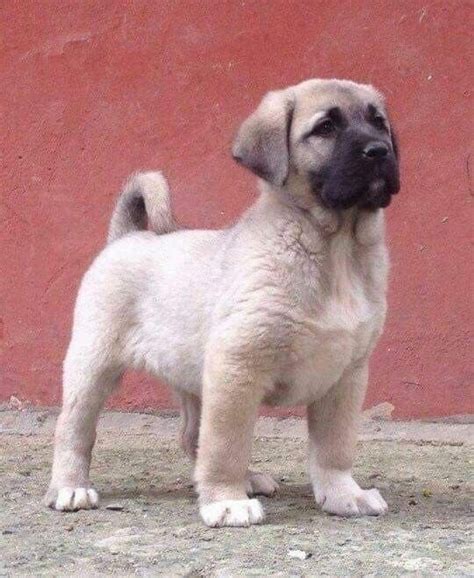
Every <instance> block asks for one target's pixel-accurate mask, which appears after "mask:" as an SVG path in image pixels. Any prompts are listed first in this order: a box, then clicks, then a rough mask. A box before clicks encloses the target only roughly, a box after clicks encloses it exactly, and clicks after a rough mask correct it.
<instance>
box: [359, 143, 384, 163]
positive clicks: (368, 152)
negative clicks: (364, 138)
mask: <svg viewBox="0 0 474 578" xmlns="http://www.w3.org/2000/svg"><path fill="white" fill-rule="evenodd" d="M363 153H364V157H367V158H368V159H374V160H375V159H383V158H384V157H386V156H387V154H388V146H387V145H386V144H385V143H383V142H371V143H369V144H368V145H367V146H366V147H365V149H364V150H363Z"/></svg>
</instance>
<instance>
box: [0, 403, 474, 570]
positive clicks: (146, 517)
mask: <svg viewBox="0 0 474 578" xmlns="http://www.w3.org/2000/svg"><path fill="white" fill-rule="evenodd" d="M382 413H383V412H382ZM54 421H55V416H54V415H53V414H52V413H50V412H47V411H41V412H38V411H31V410H23V411H20V410H18V411H12V410H5V411H1V412H0V445H1V448H2V453H1V456H0V476H1V487H0V500H1V503H0V576H26V575H28V576H35V577H37V576H66V575H67V576H76V575H78V576H79V575H82V576H85V577H92V576H106V575H112V574H113V575H118V576H129V575H139V576H167V577H171V576H188V577H198V576H211V577H230V576H265V577H266V576H331V577H336V576H384V577H385V576H474V568H473V566H472V565H470V560H471V559H472V554H473V552H472V549H471V542H472V525H471V522H472V520H470V518H469V514H470V506H471V503H470V502H471V499H472V485H471V486H470V480H469V473H470V471H472V456H473V451H472V429H471V428H472V426H471V425H469V424H468V423H450V424H446V423H420V422H418V423H415V422H410V423H402V422H390V421H383V420H382V421H377V420H374V419H366V420H365V422H364V424H363V428H362V435H361V440H362V441H361V444H360V453H359V459H358V462H357V466H356V469H355V474H356V477H357V479H358V480H359V482H360V483H361V485H363V486H366V487H369V486H375V487H377V488H379V489H380V490H381V492H382V493H383V495H384V497H385V499H386V500H387V501H388V503H389V506H390V511H389V513H388V514H387V515H386V516H384V517H383V518H370V519H369V518H360V519H340V518H336V517H331V516H328V515H325V514H323V513H322V512H321V511H320V510H319V509H318V508H317V507H316V506H315V503H314V500H313V497H312V495H311V489H310V486H309V484H308V477H307V475H306V455H305V454H306V449H305V436H304V424H303V423H302V422H301V421H300V420H298V419H287V420H278V419H270V418H266V419H260V421H259V424H258V428H257V438H256V442H255V446H254V455H253V462H254V464H253V467H254V469H260V470H262V471H266V472H269V473H271V474H272V475H273V476H274V477H275V478H276V479H278V480H279V481H280V484H281V488H280V492H279V494H278V495H277V496H276V497H274V498H263V499H262V502H263V504H264V507H265V509H266V512H267V520H266V523H265V524H264V525H262V526H255V527H252V528H249V529H230V528H226V529H220V530H213V529H209V528H206V527H204V526H203V524H202V523H201V522H200V520H199V518H198V515H197V507H196V500H195V496H194V493H193V489H192V486H191V484H190V475H191V471H190V466H189V463H188V462H187V460H186V459H185V457H184V456H183V454H182V452H181V450H180V449H179V447H178V444H177V442H176V439H175V438H176V434H177V431H178V429H179V424H178V420H177V418H176V417H173V416H163V415H162V416H155V415H148V414H120V413H112V412H109V413H106V414H104V416H103V417H102V419H101V424H100V428H99V435H98V441H97V446H96V451H95V455H94V462H93V467H92V479H93V481H94V483H95V486H96V488H97V489H98V491H99V492H100V494H101V498H102V503H101V508H100V509H99V510H95V511H88V512H84V511H83V512H78V513H66V514H65V513H58V512H53V511H50V510H47V509H45V508H44V507H43V506H42V504H41V498H42V495H43V492H44V491H45V489H46V486H47V483H48V474H49V467H50V462H51V454H52V432H53V427H54ZM470 468H471V470H470ZM107 506H112V507H113V508H114V509H107ZM293 550H299V551H301V552H303V553H304V554H300V555H301V556H302V557H306V559H303V560H301V559H298V558H293V557H291V555H290V552H291V551H293Z"/></svg>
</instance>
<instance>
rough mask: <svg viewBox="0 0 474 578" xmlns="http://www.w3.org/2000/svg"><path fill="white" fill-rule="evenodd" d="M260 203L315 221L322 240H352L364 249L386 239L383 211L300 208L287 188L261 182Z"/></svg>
mask: <svg viewBox="0 0 474 578" xmlns="http://www.w3.org/2000/svg"><path fill="white" fill-rule="evenodd" d="M260 191H261V195H260V200H259V201H258V202H259V203H261V204H262V205H266V206H267V207H269V206H271V205H275V204H276V205H280V206H281V207H282V208H283V210H293V211H294V210H296V211H298V212H301V213H302V214H304V216H305V217H306V218H307V219H308V220H309V221H311V223H312V224H313V226H314V228H315V233H316V234H317V235H318V236H321V237H327V238H330V237H333V236H335V235H336V236H337V235H346V236H352V237H353V238H354V241H355V242H357V243H360V244H362V245H372V244H374V243H378V242H383V241H384V236H385V226H384V214H383V210H382V209H377V210H375V211H368V210H366V209H361V208H359V207H353V208H351V209H346V210H343V211H336V210H334V209H329V208H327V207H324V206H323V205H321V204H320V203H314V202H313V203H312V204H311V205H309V206H300V204H299V203H298V202H297V200H296V199H297V198H298V196H297V194H288V191H287V190H286V189H285V188H281V187H275V186H272V185H270V184H268V183H266V182H265V181H260Z"/></svg>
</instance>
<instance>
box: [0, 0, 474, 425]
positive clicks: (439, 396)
mask: <svg viewBox="0 0 474 578" xmlns="http://www.w3.org/2000/svg"><path fill="white" fill-rule="evenodd" d="M0 17H1V21H2V27H3V35H2V38H1V42H2V44H3V45H2V46H1V56H0V59H1V61H0V62H1V74H2V90H1V91H0V103H1V106H2V108H3V112H4V115H3V122H2V130H1V132H0V139H1V145H2V146H1V148H2V153H3V159H2V163H1V169H0V170H1V185H0V186H1V195H2V196H1V205H0V218H1V228H0V247H1V263H0V266H1V268H0V275H1V276H0V316H1V320H0V356H1V366H0V372H1V373H0V379H1V382H0V399H2V400H8V399H9V398H10V396H11V395H15V396H16V397H18V398H19V399H21V400H27V401H30V402H32V403H35V404H47V405H51V404H57V403H58V402H59V400H60V366H61V360H62V357H63V355H64V352H65V348H66V345H67V341H68V336H69V331H70V325H71V313H72V307H73V302H74V297H75V292H76V289H77V287H78V283H79V279H80V277H81V275H82V273H83V272H84V270H85V269H86V267H87V265H88V263H89V262H90V261H91V258H92V256H93V255H94V254H95V253H96V252H97V251H99V250H100V248H101V247H102V246H103V244H104V238H105V234H106V228H107V222H108V219H109V215H110V211H111V207H112V204H113V200H114V198H115V195H116V194H117V191H118V190H119V188H120V186H121V183H122V182H123V180H124V178H125V177H126V176H127V175H128V174H129V173H130V172H131V171H133V170H136V169H137V168H160V169H163V170H164V172H165V173H166V175H167V176H168V178H169V181H170V183H171V187H172V190H173V197H174V204H175V208H176V213H177V215H178V217H179V219H180V221H181V222H182V223H185V224H186V225H188V226H199V227H216V226H220V225H222V224H225V223H229V222H230V221H232V220H233V219H234V218H235V217H236V216H237V215H238V214H239V213H240V212H241V211H242V209H243V208H244V207H246V206H247V205H248V204H249V203H251V202H252V200H253V198H254V196H255V182H254V179H253V178H252V177H251V176H250V175H249V174H246V173H245V172H244V171H243V170H242V169H241V168H239V167H238V166H236V165H234V163H233V161H232V160H231V158H230V155H229V144H230V141H231V138H232V135H233V133H234V131H235V129H236V127H237V125H238V123H239V122H240V121H241V120H242V119H243V118H244V117H245V115H247V114H248V113H249V112H250V111H251V110H252V108H253V107H254V106H255V105H256V104H257V102H258V100H259V99H260V97H261V96H262V94H263V93H264V92H265V91H267V90H268V89H271V88H278V87H281V86H284V85H287V84H290V83H295V82H297V81H299V80H302V79H304V78H307V77H317V76H322V77H347V78H352V79H355V80H360V81H364V82H371V83H374V84H375V85H377V86H378V87H380V88H381V89H382V90H383V91H384V92H385V93H386V95H387V97H388V100H389V104H390V106H391V110H392V116H393V118H394V121H395V124H396V125H397V127H398V132H399V136H400V141H401V148H402V160H403V188H402V192H401V194H400V195H399V197H398V198H397V199H396V200H395V201H396V202H395V203H393V205H392V206H391V207H390V208H389V209H388V211H387V218H388V232H389V240H390V246H391V254H392V263H393V265H392V272H391V286H390V295H389V303H390V308H389V318H388V323H387V326H386V330H385V334H384V337H383V339H382V341H381V342H380V344H379V346H378V349H377V352H376V354H375V356H374V358H373V362H372V375H371V384H370V391H369V399H368V403H369V404H374V403H377V402H381V401H389V402H391V403H393V404H394V406H395V412H396V413H395V415H397V416H433V415H443V414H453V413H465V412H467V411H470V410H472V406H473V389H472V360H471V359H470V356H469V353H472V341H471V344H470V342H469V332H470V329H471V328H472V326H473V297H472V295H473V293H472V289H473V286H472V281H473V267H472V261H471V260H470V253H469V238H470V239H471V241H472V196H473V192H472V173H473V171H474V167H473V165H472V157H471V156H470V150H472V147H471V149H469V145H470V143H471V144H472V141H471V131H472V120H473V114H472V113H473V108H472V100H471V92H470V80H471V79H472V65H473V58H472V57H473V51H472V47H471V46H470V45H469V41H468V30H469V27H470V26H472V3H471V2H467V1H466V2H462V1H449V0H444V1H442V2H436V1H429V2H427V1H426V0H424V1H422V2H419V1H418V0H407V1H404V0H397V1H385V0H378V1H376V2H368V1H366V0H352V1H350V0H338V1H335V0H332V1H331V0H329V1H317V0H313V1H309V0H308V1H306V2H303V1H291V0H271V1H270V0H259V1H258V2H257V1H250V0H246V1H236V0H234V1H224V0H215V1H212V0H201V1H198V0H174V1H171V0H168V1H167V0H159V1H156V2H152V1H147V2H145V1H135V2H129V1H124V0H123V1H119V0H108V1H107V2H99V1H98V0H96V1H94V2H91V1H87V0H83V1H77V0H76V1H65V0H63V1H61V2H59V1H48V0H45V1H43V2H30V1H26V0H25V1H23V2H12V1H10V2H3V3H2V5H1V6H0ZM470 345H471V348H470ZM471 357H472V355H471ZM169 403H170V397H169V394H168V393H167V390H166V389H164V388H162V387H156V384H155V382H152V381H151V380H147V379H143V377H142V376H132V377H131V378H129V379H128V380H127V382H126V384H125V386H124V387H123V388H122V389H121V391H120V393H119V394H117V395H116V396H115V398H114V399H113V401H112V405H114V406H116V407H122V408H142V407H160V406H163V405H167V404H169Z"/></svg>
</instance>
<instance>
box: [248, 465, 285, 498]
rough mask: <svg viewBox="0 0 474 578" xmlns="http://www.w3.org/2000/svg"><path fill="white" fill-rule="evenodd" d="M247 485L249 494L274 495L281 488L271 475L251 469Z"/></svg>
mask: <svg viewBox="0 0 474 578" xmlns="http://www.w3.org/2000/svg"><path fill="white" fill-rule="evenodd" d="M245 486H246V492H247V494H248V495H249V496H273V495H274V494H275V493H276V492H278V489H279V486H278V484H277V483H276V482H275V480H274V479H273V478H272V477H271V476H269V475H268V474H262V473H260V472H252V471H251V470H249V471H248V472H247V478H246V480H245Z"/></svg>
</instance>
